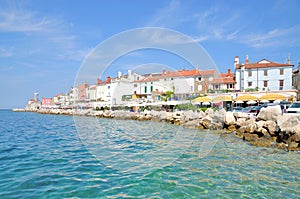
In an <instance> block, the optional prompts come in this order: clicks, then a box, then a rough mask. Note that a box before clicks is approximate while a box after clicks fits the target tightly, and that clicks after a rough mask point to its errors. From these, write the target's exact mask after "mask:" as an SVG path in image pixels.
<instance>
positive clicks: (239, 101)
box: [235, 100, 244, 104]
mask: <svg viewBox="0 0 300 199" xmlns="http://www.w3.org/2000/svg"><path fill="white" fill-rule="evenodd" d="M235 103H236V104H243V103H244V102H243V101H242V100H237V101H236V102H235Z"/></svg>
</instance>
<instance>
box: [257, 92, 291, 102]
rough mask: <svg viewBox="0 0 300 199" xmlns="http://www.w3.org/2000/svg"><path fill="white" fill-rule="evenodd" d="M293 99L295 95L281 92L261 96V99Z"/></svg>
mask: <svg viewBox="0 0 300 199" xmlns="http://www.w3.org/2000/svg"><path fill="white" fill-rule="evenodd" d="M286 99H288V100H292V99H293V96H286V95H283V94H279V93H268V94H265V95H263V96H261V97H260V98H259V100H286Z"/></svg>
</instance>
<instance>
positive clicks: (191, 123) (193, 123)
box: [183, 119, 203, 129]
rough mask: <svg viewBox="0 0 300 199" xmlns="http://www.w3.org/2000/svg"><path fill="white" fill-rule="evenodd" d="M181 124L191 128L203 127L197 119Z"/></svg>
mask: <svg viewBox="0 0 300 199" xmlns="http://www.w3.org/2000/svg"><path fill="white" fill-rule="evenodd" d="M183 126H184V127H187V128H192V129H203V126H202V125H200V120H199V119H196V120H191V121H187V122H186V123H185V124H183Z"/></svg>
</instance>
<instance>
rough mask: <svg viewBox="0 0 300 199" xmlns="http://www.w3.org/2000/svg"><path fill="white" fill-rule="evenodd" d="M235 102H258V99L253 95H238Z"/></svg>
mask: <svg viewBox="0 0 300 199" xmlns="http://www.w3.org/2000/svg"><path fill="white" fill-rule="evenodd" d="M235 100H240V101H251V100H252V101H256V100H258V97H256V96H254V95H248V94H245V95H239V96H238V97H237V98H235Z"/></svg>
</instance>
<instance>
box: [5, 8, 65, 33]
mask: <svg viewBox="0 0 300 199" xmlns="http://www.w3.org/2000/svg"><path fill="white" fill-rule="evenodd" d="M59 25H61V21H59V20H57V19H54V18H46V17H40V16H38V15H37V14H36V13H34V12H32V11H28V10H23V9H21V8H11V9H2V10H1V12H0V31H2V32H44V31H51V30H53V29H54V28H55V27H57V26H59Z"/></svg>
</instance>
